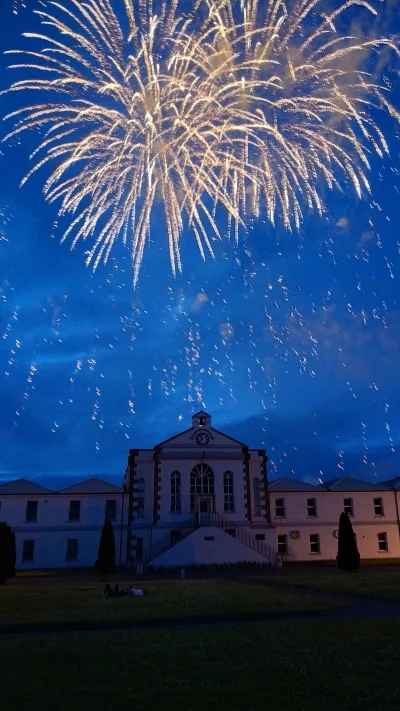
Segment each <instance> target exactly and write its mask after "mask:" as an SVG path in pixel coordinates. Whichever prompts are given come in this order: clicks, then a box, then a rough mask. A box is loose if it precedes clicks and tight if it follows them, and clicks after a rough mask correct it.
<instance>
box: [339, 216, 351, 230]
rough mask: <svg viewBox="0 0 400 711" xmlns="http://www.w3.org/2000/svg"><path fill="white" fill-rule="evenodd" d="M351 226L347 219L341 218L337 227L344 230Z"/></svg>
mask: <svg viewBox="0 0 400 711" xmlns="http://www.w3.org/2000/svg"><path fill="white" fill-rule="evenodd" d="M348 226H349V221H348V219H347V217H341V218H340V220H338V221H337V223H336V227H341V228H342V229H347V227H348Z"/></svg>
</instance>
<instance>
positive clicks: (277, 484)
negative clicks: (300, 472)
mask: <svg viewBox="0 0 400 711" xmlns="http://www.w3.org/2000/svg"><path fill="white" fill-rule="evenodd" d="M268 491H278V492H280V491H323V487H320V486H314V484H307V483H306V482H305V481H299V480H298V479H289V478H288V477H284V476H283V477H280V478H279V479H274V480H273V481H269V482H268Z"/></svg>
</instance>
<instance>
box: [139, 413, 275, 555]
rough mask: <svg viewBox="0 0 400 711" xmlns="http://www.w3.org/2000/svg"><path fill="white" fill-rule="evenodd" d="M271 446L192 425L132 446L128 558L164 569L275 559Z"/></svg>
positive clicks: (204, 421) (204, 417)
mask: <svg viewBox="0 0 400 711" xmlns="http://www.w3.org/2000/svg"><path fill="white" fill-rule="evenodd" d="M266 464H267V457H266V454H265V450H261V449H257V450H255V449H249V448H248V447H247V446H246V445H245V444H243V443H242V442H239V441H237V440H235V439H232V438H231V437H228V436H227V435H225V434H223V433H222V432H219V431H218V430H215V429H214V428H213V427H212V426H211V417H210V415H208V414H207V413H206V412H199V413H197V414H196V415H194V416H193V418H192V426H191V428H190V429H188V430H186V431H185V432H182V433H180V434H178V435H176V436H174V437H171V439H168V440H166V441H165V442H161V443H160V444H158V445H156V447H154V448H153V449H151V450H134V449H132V450H130V453H129V460H128V467H127V472H126V485H127V489H128V491H129V515H128V518H129V521H130V522H131V524H130V531H129V534H128V549H127V558H128V560H132V561H133V562H143V564H145V565H148V564H151V565H154V566H155V567H158V566H160V567H162V566H185V565H211V564H223V563H241V562H253V563H255V562H257V563H259V564H261V565H269V564H271V563H273V564H274V563H275V559H276V553H275V551H274V549H273V548H272V547H271V546H270V545H269V543H268V539H269V538H270V537H271V536H270V535H269V530H270V528H271V523H270V517H269V505H268V497H267V475H266Z"/></svg>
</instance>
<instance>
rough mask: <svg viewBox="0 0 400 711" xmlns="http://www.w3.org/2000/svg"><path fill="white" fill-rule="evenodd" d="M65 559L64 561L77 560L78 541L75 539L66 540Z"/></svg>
mask: <svg viewBox="0 0 400 711" xmlns="http://www.w3.org/2000/svg"><path fill="white" fill-rule="evenodd" d="M65 558H66V560H77V559H78V539H77V538H68V540H67V550H66V554H65Z"/></svg>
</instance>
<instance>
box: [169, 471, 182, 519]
mask: <svg viewBox="0 0 400 711" xmlns="http://www.w3.org/2000/svg"><path fill="white" fill-rule="evenodd" d="M171 512H172V513H180V512H181V473H180V472H177V471H173V472H172V474H171Z"/></svg>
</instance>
